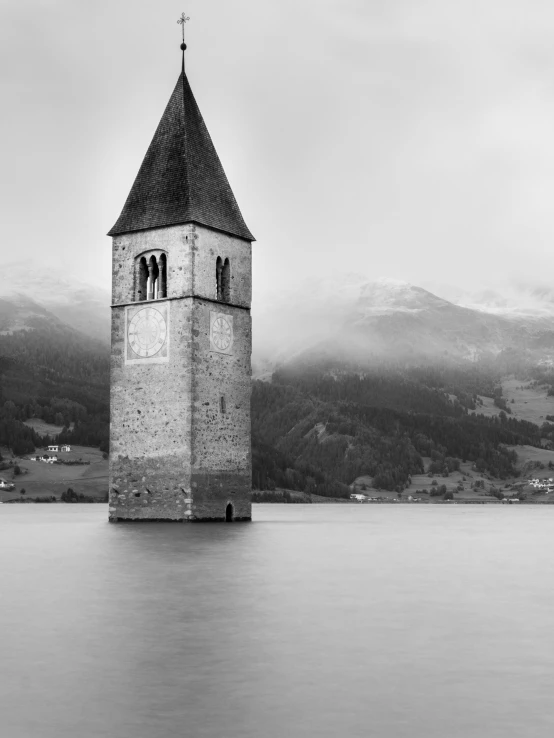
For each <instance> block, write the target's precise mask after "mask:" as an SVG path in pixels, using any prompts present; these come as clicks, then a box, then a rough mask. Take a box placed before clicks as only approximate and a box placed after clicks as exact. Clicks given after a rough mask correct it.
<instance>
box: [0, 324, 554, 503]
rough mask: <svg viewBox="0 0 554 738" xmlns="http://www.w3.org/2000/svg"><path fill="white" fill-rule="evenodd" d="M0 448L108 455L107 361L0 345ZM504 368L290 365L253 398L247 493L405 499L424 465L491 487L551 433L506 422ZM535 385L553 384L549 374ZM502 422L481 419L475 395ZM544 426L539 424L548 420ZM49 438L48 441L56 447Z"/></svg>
mask: <svg viewBox="0 0 554 738" xmlns="http://www.w3.org/2000/svg"><path fill="white" fill-rule="evenodd" d="M0 357H1V358H0V445H5V446H8V447H10V448H11V449H12V450H13V451H14V452H15V453H17V454H22V453H27V452H30V451H33V450H34V448H35V446H36V445H43V444H44V443H45V442H47V441H48V440H49V439H45V438H42V439H41V438H39V437H38V436H37V435H36V433H35V431H34V430H33V429H31V428H29V427H28V426H26V425H24V421H26V420H28V419H29V418H41V419H42V420H44V421H46V422H47V423H51V424H54V425H57V426H58V427H60V428H63V430H62V432H61V434H59V435H57V436H56V440H58V441H63V442H69V443H76V444H82V445H91V446H97V447H100V448H101V449H102V450H108V438H109V351H108V348H107V347H106V346H105V345H104V344H102V343H97V342H95V341H92V340H90V339H89V338H88V337H87V336H85V335H84V334H81V333H80V332H78V331H75V330H73V329H71V328H69V327H68V326H64V325H63V324H62V323H60V322H59V321H58V322H56V321H46V322H45V323H43V324H41V325H40V326H38V327H37V328H35V329H33V330H19V331H14V332H13V333H12V334H4V335H0ZM503 368H504V367H503V366H502V363H500V362H498V361H497V362H496V363H490V362H489V363H487V362H485V361H481V362H478V363H472V364H470V363H458V364H454V363H449V364H448V363H444V364H440V363H438V362H435V363H427V364H422V365H419V366H418V365H413V366H411V367H406V366H405V365H404V366H403V365H401V364H398V363H397V364H394V363H390V364H385V363H381V364H380V365H378V366H374V367H373V368H371V369H368V368H367V367H365V368H363V369H360V368H359V367H354V366H348V365H345V364H344V363H342V362H338V361H331V360H327V361H326V362H322V361H321V360H319V361H318V362H313V363H310V362H305V363H304V364H299V363H297V364H289V365H288V366H286V367H285V368H281V369H280V370H278V371H276V372H275V373H274V375H273V378H272V382H271V383H264V382H260V381H255V382H254V383H253V391H252V455H253V479H252V482H253V487H254V488H255V489H262V490H271V489H274V488H275V487H284V488H287V489H292V490H299V491H303V492H307V493H315V494H320V495H325V496H339V497H340V496H342V497H346V496H348V495H349V493H350V490H349V487H348V485H350V484H351V483H352V482H353V481H354V479H356V478H357V477H359V476H363V475H368V476H370V477H372V479H373V484H374V486H375V487H378V488H381V489H387V490H401V489H403V488H404V486H405V485H406V484H407V483H408V482H409V480H410V477H411V475H413V474H417V473H421V472H422V471H423V461H422V457H431V458H432V460H433V469H434V470H435V471H437V472H440V471H441V470H443V471H445V472H447V471H449V470H450V471H451V470H453V469H455V468H456V465H457V464H458V463H459V460H462V461H471V462H473V463H474V464H475V467H476V469H477V470H479V471H482V472H486V473H488V474H490V475H491V476H494V477H497V478H501V479H503V478H507V477H511V476H514V475H516V474H517V472H516V469H515V461H516V457H515V455H514V453H513V452H510V451H508V450H506V449H505V448H504V446H505V445H511V446H513V445H519V444H527V445H530V446H539V445H540V444H541V437H542V438H545V437H546V438H549V439H550V440H554V426H553V425H552V424H549V423H545V424H544V425H543V426H542V427H541V428H539V426H537V425H535V424H533V423H530V422H526V421H523V420H516V419H515V418H513V417H511V415H510V407H509V406H508V405H507V404H506V401H505V399H504V398H503V397H502V387H501V376H502V370H503ZM531 377H532V378H533V379H534V380H536V381H541V382H542V383H543V384H546V386H551V385H554V375H552V372H551V371H550V370H548V369H542V370H539V369H533V370H532V372H531ZM483 396H484V397H490V398H493V400H494V404H495V405H496V406H497V408H499V409H500V408H502V412H501V413H500V414H499V416H496V417H485V416H484V415H479V408H480V403H481V402H482V400H481V399H480V398H481V397H483ZM550 419H551V418H550V416H549V417H548V418H547V420H550ZM52 440H54V439H52Z"/></svg>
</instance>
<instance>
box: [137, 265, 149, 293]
mask: <svg viewBox="0 0 554 738" xmlns="http://www.w3.org/2000/svg"><path fill="white" fill-rule="evenodd" d="M137 276H138V279H137V282H138V287H137V300H138V301H139V302H140V301H141V300H146V283H147V282H148V267H147V266H146V259H145V258H144V256H143V257H142V259H141V260H140V261H139V264H138V275H137Z"/></svg>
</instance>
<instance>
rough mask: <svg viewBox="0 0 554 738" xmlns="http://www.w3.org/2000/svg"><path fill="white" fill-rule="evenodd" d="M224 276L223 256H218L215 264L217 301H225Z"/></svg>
mask: <svg viewBox="0 0 554 738" xmlns="http://www.w3.org/2000/svg"><path fill="white" fill-rule="evenodd" d="M222 275H223V261H222V259H221V256H218V257H217V260H216V262H215V294H216V299H217V300H219V301H222V300H223V285H222Z"/></svg>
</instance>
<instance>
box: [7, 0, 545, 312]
mask: <svg viewBox="0 0 554 738" xmlns="http://www.w3.org/2000/svg"><path fill="white" fill-rule="evenodd" d="M182 10H185V11H186V13H187V15H189V16H190V18H191V20H190V23H188V24H187V42H188V44H189V51H188V52H187V73H188V76H189V79H190V82H191V86H192V89H193V91H194V93H195V96H196V99H197V101H198V103H199V106H200V109H201V111H202V113H203V116H204V119H205V121H206V123H207V126H208V129H209V130H210V133H211V134H212V138H213V140H214V143H215V146H216V149H217V150H218V153H219V155H220V157H221V160H222V162H223V165H224V167H225V170H226V172H227V175H228V177H229V180H230V182H231V186H232V188H233V190H234V192H235V196H236V197H237V200H238V202H239V206H240V208H241V210H242V213H243V215H244V217H245V220H246V222H247V224H248V226H249V228H250V229H251V230H252V232H253V233H254V235H255V236H256V238H257V243H255V244H254V254H255V256H254V284H255V291H256V296H257V299H258V300H260V299H263V295H264V294H267V292H268V290H269V289H270V288H271V287H272V286H275V285H278V286H279V285H286V284H291V283H294V282H296V281H297V280H298V279H305V278H306V277H308V276H310V277H312V276H314V275H315V276H318V277H325V276H328V275H332V274H334V273H338V272H356V273H358V272H359V273H362V274H365V275H367V276H368V277H369V278H375V277H381V276H384V277H395V278H399V279H406V280H409V281H411V282H414V283H416V284H425V283H428V282H429V280H431V281H434V282H441V283H448V284H452V285H455V286H466V285H469V286H472V285H473V283H474V282H475V281H477V282H478V283H479V284H488V283H490V284H498V283H501V282H506V283H508V282H512V283H513V282H514V281H517V280H524V281H528V282H532V281H534V280H537V281H539V282H541V283H544V281H546V280H550V279H551V275H552V274H553V273H554V249H553V248H552V243H553V240H554V208H553V195H554V4H553V3H552V0H544V1H542V0H359V1H356V0H341V1H340V2H339V1H338V0H336V1H333V0H318V1H317V2H316V1H315V0H279V2H277V1H276V0H233V1H231V0H186V3H185V2H183V0H164V2H163V3H162V2H159V0H157V1H156V0H133V1H132V2H131V0H109V1H108V0H95V1H94V2H87V3H85V2H84V1H83V0H28V1H26V2H23V1H22V0H3V2H2V9H1V10H0V14H1V17H0V63H1V70H2V71H1V72H0V74H1V80H0V95H1V100H2V116H0V134H1V140H2V146H3V151H2V167H1V183H0V203H1V208H2V230H3V249H2V254H3V259H4V263H7V262H10V261H21V260H26V261H28V262H29V263H30V264H31V263H35V264H44V265H45V268H48V269H53V270H64V271H65V272H71V271H73V272H75V273H77V274H78V275H79V276H80V277H81V279H84V280H89V281H92V282H94V283H96V284H99V285H104V286H106V287H108V286H109V283H110V274H111V271H110V248H111V243H110V239H109V238H107V237H106V236H105V233H106V232H107V231H108V230H109V228H110V227H111V226H112V225H113V223H114V222H115V220H116V218H117V216H118V215H119V212H120V210H121V208H122V206H123V203H124V201H125V198H126V196H127V194H128V191H129V189H130V187H131V184H132V182H133V180H134V177H135V175H136V173H137V171H138V168H139V166H140V163H141V161H142V158H143V156H144V154H145V152H146V149H147V147H148V144H149V143H150V140H151V138H152V135H153V133H154V130H155V128H156V125H157V123H158V121H159V119H160V117H161V115H162V112H163V110H164V107H165V105H166V103H167V101H168V99H169V96H170V94H171V91H172V90H173V87H174V85H175V81H176V79H177V76H178V74H179V71H180V51H179V43H180V29H179V26H178V25H177V23H176V21H177V18H178V17H179V15H180V13H181V11H182ZM4 279H9V275H7V274H6V273H4Z"/></svg>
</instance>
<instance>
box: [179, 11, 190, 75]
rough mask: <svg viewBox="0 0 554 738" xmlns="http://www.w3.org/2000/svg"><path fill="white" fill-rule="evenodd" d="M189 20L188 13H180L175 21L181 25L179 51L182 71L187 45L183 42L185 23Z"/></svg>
mask: <svg viewBox="0 0 554 738" xmlns="http://www.w3.org/2000/svg"><path fill="white" fill-rule="evenodd" d="M189 20H190V18H189V17H188V15H185V14H184V13H181V17H180V18H179V20H178V21H177V23H178V24H179V25H180V26H181V31H182V34H183V43H182V44H181V51H182V52H183V72H184V71H185V50H186V48H187V45H186V43H185V23H186V22H187V21H189Z"/></svg>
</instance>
